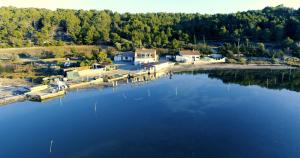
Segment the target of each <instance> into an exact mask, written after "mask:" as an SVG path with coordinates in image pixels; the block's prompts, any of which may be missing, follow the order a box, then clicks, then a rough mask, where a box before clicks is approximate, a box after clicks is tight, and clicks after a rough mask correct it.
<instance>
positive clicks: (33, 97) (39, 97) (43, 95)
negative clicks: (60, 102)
mask: <svg viewBox="0 0 300 158" xmlns="http://www.w3.org/2000/svg"><path fill="white" fill-rule="evenodd" d="M65 93H66V92H65V91H64V90H62V91H57V92H53V93H51V92H39V93H34V94H27V98H28V100H30V101H44V100H48V99H52V98H56V97H59V96H63V95H65Z"/></svg>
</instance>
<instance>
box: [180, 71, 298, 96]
mask: <svg viewBox="0 0 300 158" xmlns="http://www.w3.org/2000/svg"><path fill="white" fill-rule="evenodd" d="M179 74H194V75H196V74H208V77H209V78H212V79H220V80H222V81H223V83H226V84H229V83H236V84H239V85H243V86H251V85H257V86H260V87H264V88H269V89H287V90H291V91H296V92H300V70H297V69H289V70H199V71H193V72H182V73H179ZM229 89H230V88H229V87H228V91H229Z"/></svg>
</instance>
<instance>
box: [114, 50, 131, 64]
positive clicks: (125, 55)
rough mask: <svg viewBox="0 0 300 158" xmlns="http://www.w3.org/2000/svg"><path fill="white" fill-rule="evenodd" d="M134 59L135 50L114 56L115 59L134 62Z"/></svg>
mask: <svg viewBox="0 0 300 158" xmlns="http://www.w3.org/2000/svg"><path fill="white" fill-rule="evenodd" d="M133 60H134V52H120V53H118V54H117V55H116V56H115V57H114V61H116V62H118V61H126V62H132V61H133Z"/></svg>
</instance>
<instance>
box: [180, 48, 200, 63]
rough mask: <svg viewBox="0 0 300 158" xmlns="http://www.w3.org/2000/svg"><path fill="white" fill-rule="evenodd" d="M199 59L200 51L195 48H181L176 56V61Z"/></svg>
mask: <svg viewBox="0 0 300 158" xmlns="http://www.w3.org/2000/svg"><path fill="white" fill-rule="evenodd" d="M198 60H200V52H199V51H195V50H181V51H179V55H177V56H176V61H177V62H194V61H198Z"/></svg>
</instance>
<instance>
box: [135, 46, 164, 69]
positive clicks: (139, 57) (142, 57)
mask: <svg viewBox="0 0 300 158" xmlns="http://www.w3.org/2000/svg"><path fill="white" fill-rule="evenodd" d="M157 61H158V56H157V55H156V50H155V49H145V48H143V49H136V50H135V53H134V65H141V64H146V63H154V62H157Z"/></svg>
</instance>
